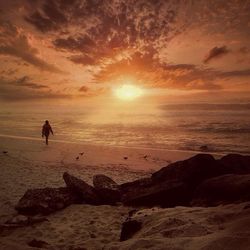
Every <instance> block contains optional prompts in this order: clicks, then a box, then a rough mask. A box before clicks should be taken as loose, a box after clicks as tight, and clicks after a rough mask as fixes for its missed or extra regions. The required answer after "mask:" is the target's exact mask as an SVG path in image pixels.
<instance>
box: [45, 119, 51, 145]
mask: <svg viewBox="0 0 250 250" xmlns="http://www.w3.org/2000/svg"><path fill="white" fill-rule="evenodd" d="M50 133H51V134H52V135H53V130H52V128H51V126H50V124H49V121H48V120H46V121H45V123H44V125H43V129H42V137H44V136H45V138H46V145H48V144H49V141H48V139H49V134H50Z"/></svg>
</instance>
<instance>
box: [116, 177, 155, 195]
mask: <svg viewBox="0 0 250 250" xmlns="http://www.w3.org/2000/svg"><path fill="white" fill-rule="evenodd" d="M151 185H152V179H151V178H142V179H138V180H135V181H132V182H126V183H123V184H121V185H120V191H121V193H122V194H125V193H127V192H130V191H133V190H134V189H135V188H140V187H150V186H151Z"/></svg>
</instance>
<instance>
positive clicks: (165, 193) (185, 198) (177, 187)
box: [122, 180, 190, 207]
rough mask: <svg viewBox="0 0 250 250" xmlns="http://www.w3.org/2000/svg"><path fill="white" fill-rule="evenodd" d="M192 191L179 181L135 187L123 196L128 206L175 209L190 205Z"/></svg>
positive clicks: (123, 200)
mask: <svg viewBox="0 0 250 250" xmlns="http://www.w3.org/2000/svg"><path fill="white" fill-rule="evenodd" d="M189 200H190V191H189V189H188V188H187V186H186V184H185V183H183V182H178V181H175V180H173V181H166V182H159V183H154V182H151V184H147V185H145V186H143V185H141V186H139V185H138V186H134V188H133V189H129V190H127V192H124V193H123V195H122V202H123V204H124V205H128V206H147V207H152V206H162V207H174V206H177V205H188V203H189Z"/></svg>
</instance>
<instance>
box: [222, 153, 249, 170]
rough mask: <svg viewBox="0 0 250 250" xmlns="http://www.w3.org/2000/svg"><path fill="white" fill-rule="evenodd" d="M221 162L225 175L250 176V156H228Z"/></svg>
mask: <svg viewBox="0 0 250 250" xmlns="http://www.w3.org/2000/svg"><path fill="white" fill-rule="evenodd" d="M219 162H220V164H221V165H222V171H223V172H224V174H250V156H244V155H239V154H228V155H226V156H224V157H222V158H221V159H220V160H219Z"/></svg>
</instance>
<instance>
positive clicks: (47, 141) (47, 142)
mask: <svg viewBox="0 0 250 250" xmlns="http://www.w3.org/2000/svg"><path fill="white" fill-rule="evenodd" d="M45 137H46V145H48V144H49V140H48V139H49V137H48V136H45Z"/></svg>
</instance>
